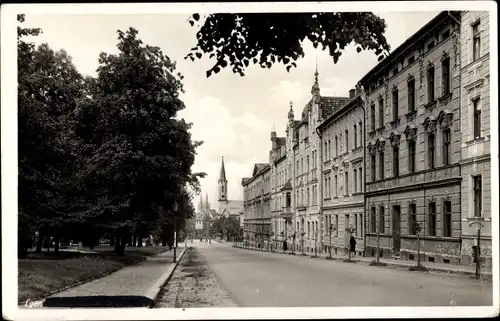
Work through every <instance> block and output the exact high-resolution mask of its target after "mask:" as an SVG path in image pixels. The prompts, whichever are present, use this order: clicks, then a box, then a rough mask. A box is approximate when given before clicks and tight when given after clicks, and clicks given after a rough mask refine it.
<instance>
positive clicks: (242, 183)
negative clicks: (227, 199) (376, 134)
mask: <svg viewBox="0 0 500 321" xmlns="http://www.w3.org/2000/svg"><path fill="white" fill-rule="evenodd" d="M249 179H250V178H249V177H243V178H242V179H241V185H245V183H246V182H247V181H248V180H249Z"/></svg>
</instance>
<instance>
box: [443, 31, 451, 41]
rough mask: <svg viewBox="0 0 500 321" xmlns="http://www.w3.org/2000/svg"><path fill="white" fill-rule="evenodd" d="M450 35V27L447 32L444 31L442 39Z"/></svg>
mask: <svg viewBox="0 0 500 321" xmlns="http://www.w3.org/2000/svg"><path fill="white" fill-rule="evenodd" d="M449 36H450V30H449V29H448V30H446V31H445V32H443V34H442V35H441V39H442V40H446V39H448V37H449Z"/></svg>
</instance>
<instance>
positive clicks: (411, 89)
mask: <svg viewBox="0 0 500 321" xmlns="http://www.w3.org/2000/svg"><path fill="white" fill-rule="evenodd" d="M414 110H415V79H411V80H409V81H408V112H412V111H414Z"/></svg>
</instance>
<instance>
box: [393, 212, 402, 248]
mask: <svg viewBox="0 0 500 321" xmlns="http://www.w3.org/2000/svg"><path fill="white" fill-rule="evenodd" d="M392 249H393V251H394V254H399V251H400V250H401V206H399V205H394V206H393V207H392Z"/></svg>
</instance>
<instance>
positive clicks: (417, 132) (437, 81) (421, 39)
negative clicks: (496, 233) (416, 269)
mask: <svg viewBox="0 0 500 321" xmlns="http://www.w3.org/2000/svg"><path fill="white" fill-rule="evenodd" d="M459 19H460V14H457V13H456V12H451V13H450V12H447V11H445V12H442V13H440V14H439V15H438V16H436V17H435V18H434V19H432V20H431V21H430V22H429V23H428V24H426V25H425V26H424V27H423V28H422V29H420V30H419V31H418V32H417V33H415V34H414V35H413V36H411V37H410V38H409V39H408V40H406V41H405V42H404V43H403V44H402V45H401V46H399V47H398V48H397V49H395V50H394V51H393V52H392V53H391V55H390V56H389V57H387V58H386V59H384V60H383V61H382V62H381V63H379V64H378V65H377V66H376V67H375V68H374V69H372V70H371V71H370V72H369V73H368V74H367V75H366V76H365V77H364V78H363V79H362V80H361V84H362V85H363V86H364V88H365V89H366V91H367V94H366V106H367V107H368V109H369V110H368V111H367V115H366V116H367V117H366V119H365V123H366V124H367V129H366V130H367V137H366V141H367V161H366V163H367V167H366V169H365V174H366V180H367V183H366V193H365V197H366V208H365V213H366V216H367V217H366V222H367V230H366V242H367V244H366V246H367V254H368V256H375V255H376V253H375V252H376V248H377V239H379V240H380V241H379V242H380V243H379V245H380V255H381V256H382V257H401V258H402V259H408V260H416V259H417V247H418V246H417V241H418V238H417V234H418V235H419V237H420V249H421V251H420V253H421V258H422V261H423V262H425V261H429V262H441V263H442V262H444V263H458V262H459V261H460V255H461V253H460V245H461V244H460V240H461V238H460V236H461V207H460V204H461V181H462V175H461V172H460V136H461V134H460V116H461V115H460V70H459V68H457V66H458V58H459V56H458V55H459V53H458V48H457V44H458V43H457V42H458V41H457V40H458V37H459V35H460V29H459V28H460V27H459V24H458V21H459ZM377 234H378V235H377Z"/></svg>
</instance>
